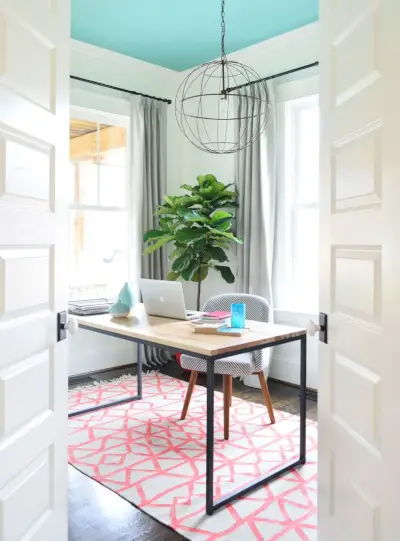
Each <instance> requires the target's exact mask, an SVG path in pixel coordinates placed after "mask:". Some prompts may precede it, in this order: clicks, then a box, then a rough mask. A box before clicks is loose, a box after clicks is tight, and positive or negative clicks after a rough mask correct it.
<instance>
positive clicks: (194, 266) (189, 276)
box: [181, 260, 199, 282]
mask: <svg viewBox="0 0 400 541" xmlns="http://www.w3.org/2000/svg"><path fill="white" fill-rule="evenodd" d="M198 267H199V262H198V261H196V260H194V261H192V263H191V264H190V265H189V266H188V267H186V269H184V270H183V271H182V272H181V276H182V278H183V279H184V280H186V281H187V282H188V281H189V280H191V279H192V275H193V273H194V272H195V271H196V270H197V268H198Z"/></svg>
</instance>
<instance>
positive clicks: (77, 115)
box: [69, 105, 132, 280]
mask: <svg viewBox="0 0 400 541" xmlns="http://www.w3.org/2000/svg"><path fill="white" fill-rule="evenodd" d="M70 118H74V119H78V120H84V121H88V122H96V123H99V124H110V125H112V126H119V127H124V128H125V129H126V166H125V194H126V197H125V206H123V207H113V206H110V207H109V206H105V205H86V204H79V203H70V204H69V212H70V211H74V210H83V211H85V210H86V211H99V212H104V211H107V212H127V213H128V219H127V238H128V239H129V238H130V236H129V232H130V226H131V223H132V208H131V207H132V206H131V204H130V201H131V186H130V182H129V178H130V169H131V167H130V164H131V140H130V137H131V135H130V134H131V130H130V118H129V117H128V116H126V115H120V114H116V113H108V112H105V111H101V110H97V109H88V108H86V107H81V106H78V105H71V106H70ZM127 258H128V261H127V263H128V277H127V279H128V280H130V279H131V278H132V246H131V243H130V242H128V246H127Z"/></svg>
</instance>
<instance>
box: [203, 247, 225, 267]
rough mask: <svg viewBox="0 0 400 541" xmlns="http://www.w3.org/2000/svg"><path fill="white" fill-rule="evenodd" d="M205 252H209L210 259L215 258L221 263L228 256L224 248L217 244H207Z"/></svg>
mask: <svg viewBox="0 0 400 541" xmlns="http://www.w3.org/2000/svg"><path fill="white" fill-rule="evenodd" d="M207 252H208V253H209V254H210V256H211V259H215V260H216V261H219V262H220V263H223V262H224V261H228V256H227V255H226V253H225V252H224V250H223V249H222V248H220V247H218V246H209V247H208V248H207Z"/></svg>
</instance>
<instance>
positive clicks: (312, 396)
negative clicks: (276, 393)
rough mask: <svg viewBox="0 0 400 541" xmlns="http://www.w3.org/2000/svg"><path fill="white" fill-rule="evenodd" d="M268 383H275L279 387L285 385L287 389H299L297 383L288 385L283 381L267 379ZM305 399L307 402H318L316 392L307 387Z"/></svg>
mask: <svg viewBox="0 0 400 541" xmlns="http://www.w3.org/2000/svg"><path fill="white" fill-rule="evenodd" d="M268 381H275V382H276V383H280V384H281V385H287V386H288V387H293V388H294V389H300V385H297V383H289V382H288V381H284V380H282V379H277V378H268ZM307 398H308V399H309V400H314V401H315V402H318V390H317V389H314V388H313V387H307Z"/></svg>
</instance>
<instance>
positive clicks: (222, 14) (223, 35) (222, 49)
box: [221, 0, 226, 61]
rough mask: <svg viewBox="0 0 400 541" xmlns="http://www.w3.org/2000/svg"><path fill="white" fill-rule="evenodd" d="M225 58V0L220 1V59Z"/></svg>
mask: <svg viewBox="0 0 400 541" xmlns="http://www.w3.org/2000/svg"><path fill="white" fill-rule="evenodd" d="M225 59H226V54H225V0H222V1H221V60H222V61H224V60H225Z"/></svg>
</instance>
